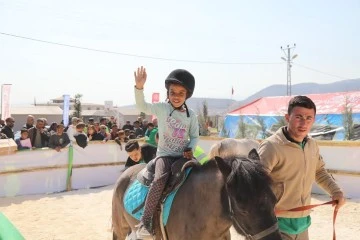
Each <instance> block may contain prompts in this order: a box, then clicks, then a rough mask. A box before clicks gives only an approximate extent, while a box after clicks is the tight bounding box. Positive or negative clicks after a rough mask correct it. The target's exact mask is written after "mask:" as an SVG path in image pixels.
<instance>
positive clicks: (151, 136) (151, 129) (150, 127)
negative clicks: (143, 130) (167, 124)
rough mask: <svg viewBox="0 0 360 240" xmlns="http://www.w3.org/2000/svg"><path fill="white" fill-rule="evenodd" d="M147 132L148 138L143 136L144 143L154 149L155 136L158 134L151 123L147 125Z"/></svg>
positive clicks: (155, 144) (155, 145) (155, 143)
mask: <svg viewBox="0 0 360 240" xmlns="http://www.w3.org/2000/svg"><path fill="white" fill-rule="evenodd" d="M147 131H148V132H149V136H148V137H147V136H145V142H146V143H148V144H150V145H152V146H154V147H157V142H156V134H157V132H158V129H157V128H156V127H155V126H154V124H153V123H148V125H147Z"/></svg>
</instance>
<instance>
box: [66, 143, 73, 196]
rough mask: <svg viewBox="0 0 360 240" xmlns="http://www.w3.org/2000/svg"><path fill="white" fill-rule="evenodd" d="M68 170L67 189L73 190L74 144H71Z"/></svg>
mask: <svg viewBox="0 0 360 240" xmlns="http://www.w3.org/2000/svg"><path fill="white" fill-rule="evenodd" d="M68 153H69V154H68V171H67V179H66V190H67V191H71V177H72V168H73V160H74V148H73V146H72V145H70V146H69V152H68Z"/></svg>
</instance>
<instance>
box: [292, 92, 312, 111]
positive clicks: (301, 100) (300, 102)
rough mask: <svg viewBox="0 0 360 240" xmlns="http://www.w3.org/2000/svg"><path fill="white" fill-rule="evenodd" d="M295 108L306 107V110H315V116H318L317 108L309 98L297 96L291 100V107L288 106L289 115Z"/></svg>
mask: <svg viewBox="0 0 360 240" xmlns="http://www.w3.org/2000/svg"><path fill="white" fill-rule="evenodd" d="M295 107H304V108H308V109H314V111H315V114H316V106H315V103H314V102H313V101H312V100H311V99H310V98H308V97H306V96H300V95H299V96H295V97H293V98H292V99H290V101H289V106H288V114H289V115H290V114H291V112H292V110H293V109H294V108H295Z"/></svg>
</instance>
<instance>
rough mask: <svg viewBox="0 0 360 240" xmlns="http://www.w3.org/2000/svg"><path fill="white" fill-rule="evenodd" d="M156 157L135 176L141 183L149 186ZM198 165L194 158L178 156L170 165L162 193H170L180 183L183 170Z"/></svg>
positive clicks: (153, 175)
mask: <svg viewBox="0 0 360 240" xmlns="http://www.w3.org/2000/svg"><path fill="white" fill-rule="evenodd" d="M156 160H157V158H155V159H153V160H151V161H150V162H149V163H148V164H147V165H146V167H145V168H144V169H142V170H141V171H140V172H139V173H138V174H137V176H136V179H137V180H138V181H139V182H140V183H141V184H143V185H145V186H147V187H149V186H150V184H151V183H152V181H153V180H154V177H155V162H156ZM197 165H200V164H199V162H198V161H197V160H196V159H192V160H188V159H185V158H180V159H178V160H176V161H175V162H174V163H173V165H172V166H171V176H170V178H169V180H168V183H167V184H166V187H165V190H164V193H170V192H172V191H173V190H175V189H177V188H178V187H179V185H181V184H182V182H183V180H184V178H185V170H186V169H187V168H189V167H193V166H197Z"/></svg>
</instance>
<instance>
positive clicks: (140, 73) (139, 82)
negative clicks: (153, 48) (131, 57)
mask: <svg viewBox="0 0 360 240" xmlns="http://www.w3.org/2000/svg"><path fill="white" fill-rule="evenodd" d="M134 77H135V86H136V88H137V89H143V88H144V85H145V82H146V77H147V74H146V69H145V68H144V67H143V66H141V67H139V68H138V69H137V71H135V72H134Z"/></svg>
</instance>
